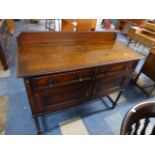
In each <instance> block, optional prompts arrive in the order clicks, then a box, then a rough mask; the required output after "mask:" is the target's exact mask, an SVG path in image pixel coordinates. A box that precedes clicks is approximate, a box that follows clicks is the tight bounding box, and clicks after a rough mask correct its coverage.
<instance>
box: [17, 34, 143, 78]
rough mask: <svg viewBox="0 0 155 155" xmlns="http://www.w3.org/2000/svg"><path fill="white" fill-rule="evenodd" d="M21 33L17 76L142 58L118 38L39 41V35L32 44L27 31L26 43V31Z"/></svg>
mask: <svg viewBox="0 0 155 155" xmlns="http://www.w3.org/2000/svg"><path fill="white" fill-rule="evenodd" d="M66 34H67V33H66ZM21 35H22V34H21ZM21 35H20V36H19V38H18V54H17V76H18V77H28V76H36V75H42V74H49V73H56V72H63V71H69V70H76V69H83V68H89V67H95V66H100V65H106V64H113V63H119V62H124V61H132V60H139V59H142V58H143V56H141V55H140V54H138V53H136V52H134V51H133V50H131V49H129V48H127V47H126V46H124V45H122V44H120V43H117V42H115V41H108V40H106V41H102V40H95V39H94V40H93V39H92V40H89V41H86V40H85V41H75V40H74V41H73V42H71V41H69V42H65V41H64V42H63V41H62V40H61V42H48V43H46V42H44V40H43V41H42V38H41V39H40V40H39V39H38V38H37V41H36V42H34V40H35V39H33V40H32V43H31V41H29V38H28V37H27V36H28V35H27V34H26V33H25V35H27V36H26V39H27V40H28V41H27V42H24V39H23V38H24V34H23V36H22V37H23V38H22V37H21ZM30 35H31V34H30ZM20 37H21V38H22V39H21V38H20ZM20 39H21V40H22V41H23V42H22V41H21V40H20ZM26 39H25V40H26ZM66 39H67V35H66ZM38 40H39V42H38Z"/></svg>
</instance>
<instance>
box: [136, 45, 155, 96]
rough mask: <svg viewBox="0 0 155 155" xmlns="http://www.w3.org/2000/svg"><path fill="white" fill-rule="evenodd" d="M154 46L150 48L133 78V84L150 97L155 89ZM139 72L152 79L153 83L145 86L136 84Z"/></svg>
mask: <svg viewBox="0 0 155 155" xmlns="http://www.w3.org/2000/svg"><path fill="white" fill-rule="evenodd" d="M154 66H155V47H154V48H152V50H151V52H150V53H149V55H148V57H147V59H146V61H145V63H144V65H143V66H142V68H141V70H140V72H139V73H138V75H137V76H136V78H135V80H134V84H136V86H138V87H139V88H140V89H141V90H142V91H143V92H144V93H145V94H146V95H147V96H146V97H150V96H151V94H152V92H153V91H154V90H155V67H154ZM141 74H144V75H146V76H147V77H148V78H149V79H150V80H152V82H153V84H151V85H150V84H149V85H147V86H145V87H142V86H140V85H138V84H137V81H138V79H139V77H140V75H141ZM148 88H151V91H149V92H148V91H146V89H148Z"/></svg>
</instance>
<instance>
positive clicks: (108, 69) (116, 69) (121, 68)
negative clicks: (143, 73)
mask: <svg viewBox="0 0 155 155" xmlns="http://www.w3.org/2000/svg"><path fill="white" fill-rule="evenodd" d="M134 67H135V64H134V63H133V62H128V63H118V64H112V65H106V66H101V67H99V68H98V73H97V74H98V75H112V74H115V73H122V72H128V71H129V70H132V69H134Z"/></svg>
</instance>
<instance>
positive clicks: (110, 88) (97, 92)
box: [93, 74, 127, 98]
mask: <svg viewBox="0 0 155 155" xmlns="http://www.w3.org/2000/svg"><path fill="white" fill-rule="evenodd" d="M126 79H127V76H126V75H123V74H122V75H120V74H116V75H113V76H106V77H105V76H99V77H97V79H96V85H95V87H94V92H93V98H99V97H103V96H106V95H109V94H110V93H113V92H114V91H117V90H120V89H122V88H123V86H124V84H125V82H126Z"/></svg>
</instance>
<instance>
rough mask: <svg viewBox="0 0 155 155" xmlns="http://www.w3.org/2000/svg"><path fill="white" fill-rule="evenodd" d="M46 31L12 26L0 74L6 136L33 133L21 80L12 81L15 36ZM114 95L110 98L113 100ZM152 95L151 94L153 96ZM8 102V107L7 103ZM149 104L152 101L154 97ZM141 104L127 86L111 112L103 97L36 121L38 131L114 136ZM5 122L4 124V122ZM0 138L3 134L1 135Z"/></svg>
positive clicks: (120, 38)
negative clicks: (5, 63)
mask: <svg viewBox="0 0 155 155" xmlns="http://www.w3.org/2000/svg"><path fill="white" fill-rule="evenodd" d="M31 30H32V31H34V30H35V31H47V30H46V29H45V25H44V21H43V20H42V21H41V22H40V23H39V24H30V23H25V22H24V21H19V22H16V23H15V34H14V35H13V36H12V37H11V38H10V40H9V43H8V50H7V58H8V63H9V68H10V69H9V71H6V72H3V73H2V72H0V103H3V104H2V106H3V108H1V109H4V110H3V113H1V114H2V118H1V117H0V122H1V124H2V128H3V129H2V130H5V134H8V135H14V134H15V135H34V134H36V129H35V126H34V121H33V118H32V115H31V110H30V107H29V103H28V98H27V95H26V92H25V87H24V83H23V80H22V79H20V78H16V66H15V64H16V61H15V56H16V50H17V44H16V36H17V35H18V34H19V33H20V32H21V31H31ZM117 41H119V42H121V43H123V44H124V45H126V44H127V42H128V39H127V37H126V36H124V35H122V34H120V33H118V37H117ZM129 48H132V49H134V50H137V51H136V52H140V53H143V54H144V55H147V53H148V50H149V49H147V48H144V49H142V48H141V47H138V46H137V47H136V48H137V49H136V48H135V46H134V44H131V45H130V47H129ZM143 63H144V61H140V62H139V65H138V66H137V68H136V71H138V70H139V69H140V68H141V66H142V64H143ZM144 79H145V80H146V82H147V83H148V79H146V78H145V77H142V78H141V79H140V81H139V83H140V84H141V85H143V84H144V83H145V82H144ZM116 94H117V92H116V93H114V94H111V96H112V97H113V98H115V97H116ZM154 94H155V93H154ZM4 98H8V105H7V99H4ZM149 100H155V97H154V95H152V97H151V98H150V99H149ZM142 101H145V94H143V92H142V91H141V90H139V89H138V88H137V87H135V86H134V85H132V84H131V83H130V84H129V86H128V87H127V89H126V91H125V92H124V93H123V95H122V97H121V99H120V100H119V104H118V106H117V107H116V108H115V109H113V110H108V108H107V106H110V105H111V102H110V101H109V100H108V99H107V98H106V97H105V98H103V99H102V100H95V101H92V102H90V103H89V104H83V105H79V106H76V107H72V108H70V109H66V110H64V111H62V112H58V113H54V114H50V115H47V116H44V117H42V118H40V123H41V128H42V131H43V134H45V135H61V134H69V135H70V134H74V135H76V134H82V135H87V134H90V135H107V134H108V135H109V134H110V135H115V134H119V132H120V127H121V123H122V120H123V117H124V115H125V113H126V112H127V111H128V110H129V108H131V107H132V106H133V105H135V104H137V103H139V102H142ZM5 120H6V121H5ZM3 134H4V132H3Z"/></svg>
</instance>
